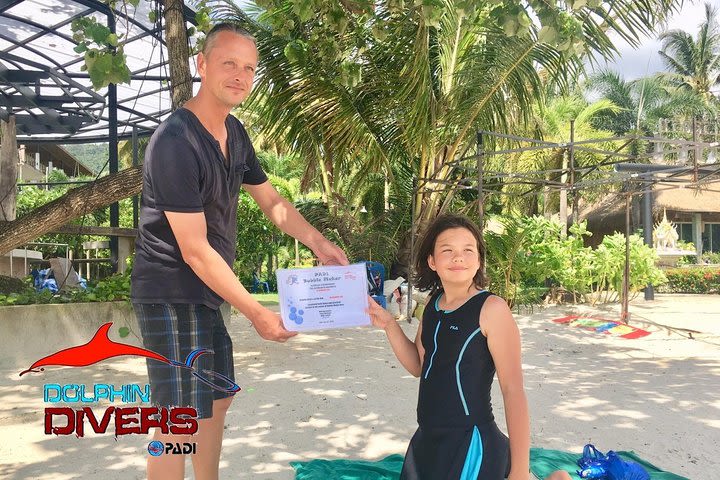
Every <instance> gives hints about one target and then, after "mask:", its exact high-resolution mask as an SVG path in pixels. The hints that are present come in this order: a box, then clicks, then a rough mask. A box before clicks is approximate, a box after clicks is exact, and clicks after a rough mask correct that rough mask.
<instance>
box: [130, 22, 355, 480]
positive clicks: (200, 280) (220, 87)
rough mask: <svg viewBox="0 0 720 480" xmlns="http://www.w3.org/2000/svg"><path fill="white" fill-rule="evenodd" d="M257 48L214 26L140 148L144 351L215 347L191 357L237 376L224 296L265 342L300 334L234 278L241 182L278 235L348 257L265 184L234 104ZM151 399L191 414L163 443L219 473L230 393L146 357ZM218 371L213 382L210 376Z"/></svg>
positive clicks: (323, 253)
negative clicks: (192, 423) (192, 91)
mask: <svg viewBox="0 0 720 480" xmlns="http://www.w3.org/2000/svg"><path fill="white" fill-rule="evenodd" d="M257 62H258V53H257V49H256V46H255V41H254V39H253V38H252V36H250V35H249V34H248V33H247V32H245V31H244V30H241V29H239V28H237V27H236V26H234V25H231V24H220V25H217V26H215V27H214V28H213V29H212V30H211V31H210V32H209V33H208V35H207V37H206V39H205V44H204V47H203V50H202V52H201V53H199V54H198V57H197V65H198V72H199V75H200V78H201V81H202V83H201V87H200V90H199V92H198V94H197V95H196V96H195V97H194V98H192V99H191V100H189V101H188V102H187V103H186V104H185V105H184V106H183V108H179V109H178V110H177V111H176V112H174V113H173V114H172V115H171V116H170V117H169V118H168V119H167V120H166V121H165V122H163V124H162V125H160V127H159V128H158V129H157V131H156V132H155V134H154V135H153V136H152V138H151V140H150V143H149V145H148V148H147V151H146V154H145V164H144V173H143V196H142V203H141V213H140V228H139V235H138V239H137V242H136V247H137V248H136V250H137V253H136V259H135V265H134V268H133V274H132V302H133V304H134V308H135V312H136V316H137V318H138V322H139V324H140V329H141V331H142V335H143V342H144V344H145V347H146V348H148V349H150V350H153V351H155V352H157V353H160V354H162V355H165V356H166V357H168V358H170V359H171V360H176V361H179V362H184V361H185V358H186V356H187V355H188V354H189V353H190V352H192V351H193V350H196V349H199V348H207V349H211V350H213V351H214V354H212V355H209V354H206V355H202V356H200V357H199V358H198V359H197V360H196V364H195V371H196V372H201V371H203V369H206V370H208V371H210V372H214V373H216V374H219V375H223V376H225V377H227V378H228V379H230V380H233V381H234V372H233V362H232V342H231V340H230V337H229V335H228V333H227V330H226V329H225V324H224V321H223V318H222V316H221V314H220V313H219V310H218V307H219V306H220V304H221V303H222V301H223V299H224V300H226V301H227V302H229V303H230V304H231V305H233V306H234V307H235V308H237V309H238V310H239V311H240V312H241V313H243V314H244V315H245V316H246V317H247V318H248V319H249V320H250V321H251V322H252V324H253V326H254V327H255V330H256V331H257V333H258V334H259V335H260V336H261V337H262V338H264V339H267V340H274V341H278V342H284V341H286V340H287V339H288V338H290V337H292V336H293V335H295V334H296V332H289V331H287V330H286V329H285V328H284V327H283V325H282V322H281V320H280V317H279V316H278V315H277V314H276V313H274V312H272V311H270V310H268V309H267V308H265V307H263V306H262V305H260V304H259V303H258V302H257V301H256V300H254V299H253V298H252V296H251V295H250V294H249V293H248V292H247V290H245V288H244V287H243V286H242V284H241V283H240V282H239V281H238V279H237V278H236V277H235V274H234V273H233V271H232V269H231V267H230V266H231V265H232V263H233V260H234V258H235V246H236V239H237V224H236V219H237V216H236V214H237V206H238V192H239V189H240V187H241V186H243V188H245V189H246V190H247V192H248V193H249V194H250V195H251V196H252V197H253V199H255V201H256V202H257V203H258V205H259V206H260V208H261V209H262V211H263V212H264V213H265V215H267V216H268V218H270V220H272V221H273V223H275V224H276V225H277V226H278V227H279V228H280V229H281V230H283V231H284V232H285V233H287V234H289V235H292V236H293V237H295V238H297V239H298V240H299V241H301V242H302V243H304V244H305V245H307V246H308V247H309V248H310V249H312V251H313V252H314V254H315V255H316V256H317V257H318V259H319V260H320V261H321V262H323V263H325V264H343V265H346V264H347V263H348V261H347V257H346V256H345V254H344V253H343V251H342V250H340V249H339V248H338V247H337V246H336V245H334V244H332V243H331V242H330V241H328V240H327V239H326V238H324V237H323V236H322V235H321V234H320V233H319V232H318V231H317V230H316V229H314V228H313V227H312V226H311V225H310V224H309V223H308V222H307V221H306V220H305V219H304V218H303V217H302V216H301V215H300V214H299V213H298V211H297V210H296V209H295V208H294V207H293V206H292V204H290V203H289V202H288V201H287V200H286V199H284V198H282V197H281V196H280V195H279V194H278V192H277V191H276V190H275V189H274V188H273V187H272V185H270V182H269V181H268V180H267V177H266V176H265V173H264V172H263V171H262V169H261V168H260V165H259V163H258V160H257V158H256V156H255V152H254V150H253V147H252V144H251V143H250V139H249V137H248V135H247V133H246V132H245V129H244V128H243V127H242V125H241V124H240V122H239V121H238V120H237V119H235V118H234V117H232V116H231V115H229V113H230V111H231V110H232V109H233V108H234V107H235V106H237V105H238V104H239V103H240V102H242V101H243V100H244V99H245V98H247V96H248V94H249V93H250V90H251V88H252V85H253V78H254V75H255V70H256V68H257ZM147 366H148V377H149V379H150V387H151V397H152V402H153V403H154V404H156V405H159V406H183V407H184V406H192V407H194V408H196V409H197V412H198V418H199V419H200V420H199V421H198V425H199V428H198V432H197V433H196V434H195V435H193V436H192V437H189V438H178V437H177V436H170V435H163V434H162V433H161V432H160V431H159V430H157V431H156V433H155V436H154V438H155V439H156V440H159V441H161V442H186V441H187V442H195V443H196V444H197V453H196V454H194V455H193V456H192V464H193V470H194V472H195V478H196V479H198V480H208V479H210V480H213V479H217V478H218V464H219V461H220V449H221V445H222V436H223V423H224V419H225V414H226V412H227V409H228V407H229V406H230V403H231V401H232V393H227V392H223V391H221V390H217V389H213V388H211V387H210V386H208V385H206V384H205V383H204V382H203V381H200V380H199V379H198V378H197V376H195V375H192V372H190V371H188V370H187V369H182V368H177V367H173V366H169V365H166V364H163V363H161V362H155V361H153V360H149V361H148V365H147ZM213 378H217V377H216V376H213ZM184 469H185V466H184V457H183V456H181V455H161V456H158V457H154V456H149V457H148V462H147V473H148V479H149V480H154V479H162V480H172V479H181V478H184Z"/></svg>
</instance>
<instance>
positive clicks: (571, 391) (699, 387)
mask: <svg viewBox="0 0 720 480" xmlns="http://www.w3.org/2000/svg"><path fill="white" fill-rule="evenodd" d="M617 312H618V307H617V306H600V307H596V308H592V307H589V306H553V307H547V308H543V309H537V308H536V309H535V310H534V312H525V311H523V312H521V313H522V315H516V319H517V322H518V324H519V326H520V329H521V332H522V336H523V364H524V373H525V386H526V390H527V394H528V399H529V402H530V410H531V416H532V425H531V429H532V444H533V446H536V447H544V448H555V449H562V450H571V451H580V450H581V449H582V446H583V445H584V444H585V443H589V442H590V443H594V444H595V445H596V446H597V447H598V448H599V449H601V450H603V451H604V450H608V449H613V450H634V451H635V452H636V453H637V454H639V455H640V456H641V457H643V458H645V459H646V460H648V461H650V462H652V463H654V464H655V465H657V466H659V467H661V468H663V469H665V470H668V471H672V472H674V473H677V474H680V475H683V476H686V477H688V478H690V479H693V480H695V479H698V480H699V479H704V478H717V477H718V476H720V473H718V472H720V460H719V459H718V455H717V451H718V447H720V397H719V396H718V392H720V296H717V295H715V296H701V295H687V296H684V295H657V296H656V300H655V301H653V302H645V301H644V300H642V299H641V298H639V299H636V300H634V301H633V302H632V305H631V312H632V314H633V316H632V318H631V323H632V324H633V325H635V326H638V327H641V328H645V329H647V330H648V331H650V332H651V334H650V335H649V336H647V337H644V338H640V339H634V340H628V339H624V338H620V337H616V336H610V335H603V334H599V333H595V332H590V331H587V330H583V329H580V328H576V327H572V326H567V325H560V324H556V323H553V322H552V319H553V318H557V317H562V316H565V315H568V314H572V313H581V314H595V315H603V316H606V317H608V318H617ZM666 327H671V328H670V329H668V328H666ZM674 327H677V328H684V329H690V330H694V331H696V332H699V333H694V334H693V335H692V336H693V339H690V338H688V333H687V332H686V331H684V330H680V331H676V330H673V329H672V328H674ZM403 328H404V329H405V331H406V333H407V334H408V335H412V336H414V334H415V331H416V329H417V324H416V323H415V324H407V323H404V324H403ZM229 330H230V333H231V336H232V337H233V340H234V343H235V369H236V380H237V383H238V384H239V385H241V386H242V388H243V390H242V391H241V392H240V393H238V394H237V395H236V398H235V401H234V403H233V407H232V408H231V410H230V413H229V415H228V417H227V421H226V435H225V442H224V450H223V457H222V459H221V477H222V478H227V479H236V478H252V479H279V480H283V479H286V480H287V479H292V478H294V473H293V470H292V468H291V467H290V466H289V464H288V462H290V461H293V460H310V459H314V458H330V459H332V458H358V459H360V458H362V459H380V458H382V457H384V456H386V455H389V454H392V453H404V451H405V448H406V446H407V443H408V441H409V439H410V437H411V435H412V433H413V432H414V430H415V428H416V422H415V403H416V395H417V382H418V380H417V379H415V378H413V377H412V376H411V375H409V374H407V372H405V371H404V370H403V369H402V367H401V366H400V365H399V363H398V362H397V361H396V359H395V357H394V356H393V354H392V352H391V350H390V348H389V346H388V344H387V341H386V338H385V335H384V332H382V331H379V330H376V329H372V328H361V329H351V330H334V331H325V332H319V333H315V334H304V335H301V336H298V337H297V338H295V339H293V340H292V341H290V342H289V343H287V344H284V345H280V344H273V343H268V342H265V341H263V340H261V339H260V338H259V337H258V336H257V335H256V334H255V332H254V331H253V330H252V329H251V328H249V324H248V322H247V320H246V319H244V318H243V317H241V316H237V315H235V316H233V317H232V319H231V321H230V322H229ZM5 341H6V342H12V341H13V340H12V339H5ZM58 347H59V348H58V349H60V348H62V347H64V346H61V345H58ZM48 353H52V352H48ZM27 366H29V365H25V366H24V367H25V368H26V367H27ZM19 371H20V369H18V365H15V364H14V363H12V362H10V361H7V360H6V361H3V363H0V373H1V374H2V375H1V377H0V439H1V441H0V478H3V479H9V480H10V479H11V480H21V479H22V480H25V479H38V480H65V479H79V478H93V479H94V478H98V479H103V480H116V479H117V480H120V479H123V480H127V479H141V478H144V463H145V459H146V457H147V444H148V441H149V439H148V437H146V436H144V435H122V436H118V437H114V436H113V434H112V433H110V432H108V433H107V434H105V435H98V434H93V433H86V435H85V436H84V437H83V438H77V437H75V436H74V435H68V436H54V435H45V434H44V432H43V411H44V408H45V407H46V406H47V404H46V403H44V402H43V385H44V384H46V383H64V384H67V383H85V384H92V383H111V384H116V385H120V384H129V383H139V384H144V383H145V382H146V372H145V362H144V360H142V359H136V358H125V359H123V358H116V359H111V360H108V361H105V362H103V363H101V364H98V365H94V366H91V367H85V368H48V369H47V370H46V371H45V372H43V373H41V374H34V375H27V376H24V377H22V378H20V377H19V376H18V373H19ZM493 398H494V400H495V404H494V408H495V413H496V418H497V421H498V424H499V425H500V427H501V428H502V429H503V430H505V424H504V415H503V407H502V401H501V396H500V392H499V388H498V387H497V383H496V385H495V386H494V392H493ZM187 472H188V473H187V478H192V475H191V468H190V465H189V463H188V468H187Z"/></svg>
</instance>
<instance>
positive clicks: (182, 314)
mask: <svg viewBox="0 0 720 480" xmlns="http://www.w3.org/2000/svg"><path fill="white" fill-rule="evenodd" d="M133 308H134V310H135V316H136V317H137V320H138V324H139V326H140V332H141V333H142V338H143V344H144V346H145V348H147V349H148V350H152V351H153V352H156V353H159V354H161V355H164V356H165V357H167V358H168V359H170V360H175V361H177V362H180V363H184V362H185V360H186V358H187V356H188V355H189V354H190V353H191V352H192V351H193V350H197V349H200V348H207V349H211V350H213V351H214V352H215V353H214V354H205V355H201V356H199V357H198V358H197V360H196V361H195V364H194V366H195V371H197V372H202V371H203V370H205V369H206V370H209V371H211V372H215V373H219V374H221V375H224V376H226V377H228V378H229V379H230V380H232V381H233V382H234V381H235V367H234V365H233V348H232V340H231V339H230V335H229V334H228V332H227V329H226V328H225V322H224V321H223V318H222V314H221V313H220V310H215V309H212V308H209V307H207V306H205V305H195V304H180V303H176V304H157V303H154V304H140V303H136V304H133ZM147 369H148V378H149V379H150V401H151V403H152V404H153V405H157V406H165V407H193V408H195V409H196V410H197V413H198V418H210V417H212V404H213V400H218V399H221V398H226V397H229V396H232V394H231V393H226V392H223V391H221V390H217V389H214V388H212V387H210V386H209V385H207V384H205V383H204V382H202V381H200V380H199V379H198V378H197V377H196V376H195V375H193V374H192V372H191V371H190V370H188V369H185V368H178V367H175V366H172V365H168V364H166V363H163V362H159V361H157V360H153V359H150V358H149V359H147Z"/></svg>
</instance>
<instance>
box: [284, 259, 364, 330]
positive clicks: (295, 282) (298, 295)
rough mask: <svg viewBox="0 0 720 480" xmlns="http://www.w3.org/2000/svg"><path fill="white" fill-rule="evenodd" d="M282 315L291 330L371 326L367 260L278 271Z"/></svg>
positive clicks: (286, 326)
mask: <svg viewBox="0 0 720 480" xmlns="http://www.w3.org/2000/svg"><path fill="white" fill-rule="evenodd" d="M277 285H278V294H279V297H280V316H281V317H282V320H283V324H284V325H285V328H287V329H288V330H296V331H310V330H321V329H326V328H345V327H358V326H365V325H370V317H369V316H368V314H367V313H365V310H366V309H367V304H368V291H367V270H366V267H365V264H364V263H355V264H352V265H346V266H324V267H313V268H293V269H279V270H277Z"/></svg>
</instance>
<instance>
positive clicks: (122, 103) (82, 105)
mask: <svg viewBox="0 0 720 480" xmlns="http://www.w3.org/2000/svg"><path fill="white" fill-rule="evenodd" d="M163 3H164V2H162V0H154V1H150V2H148V1H143V2H140V4H139V5H138V7H137V8H136V9H130V10H129V11H128V12H124V11H122V10H118V9H112V10H111V8H110V7H109V6H108V5H107V4H105V3H104V2H102V1H100V0H0V118H2V119H7V118H8V116H9V115H15V119H16V125H17V133H18V142H21V143H60V144H68V143H92V142H107V141H108V140H109V139H110V138H111V137H113V136H114V135H113V134H111V132H110V130H113V129H114V130H116V131H117V138H118V139H119V140H127V139H130V138H131V136H132V130H133V127H134V128H136V134H137V135H140V136H145V135H149V134H151V133H152V132H153V131H154V130H155V128H157V126H158V125H159V124H160V123H161V122H162V121H163V120H164V119H165V118H166V117H167V116H168V115H169V114H170V113H171V111H172V104H171V100H170V95H169V81H170V78H169V73H168V69H167V63H168V61H167V58H168V55H167V49H166V45H165V41H164V40H163V36H162V34H163V24H162V23H161V22H162V21H163V18H162V15H157V18H158V20H157V21H156V22H155V23H151V22H150V20H149V12H150V11H151V9H157V8H161V7H162V5H163ZM184 10H185V11H184V13H185V18H186V21H187V22H188V26H191V25H192V24H193V23H194V17H195V12H194V11H193V10H192V9H191V8H190V7H188V6H187V5H185V8H184ZM86 16H92V17H95V18H97V19H98V22H100V23H103V24H107V25H108V26H109V28H110V29H111V30H113V31H114V25H113V24H114V23H115V22H117V24H118V27H120V26H123V27H124V26H127V28H128V31H124V30H121V29H120V28H119V29H118V33H119V34H123V35H125V36H126V37H127V41H126V43H125V46H124V50H125V54H126V56H127V63H128V68H129V69H130V71H131V82H130V84H129V85H124V84H123V85H116V86H113V85H111V86H109V87H107V88H104V89H102V90H100V91H99V92H96V91H94V90H93V88H92V84H91V82H90V78H89V75H88V73H87V72H83V71H82V70H81V66H82V65H83V63H84V62H83V56H82V55H80V54H77V53H76V52H74V51H73V48H74V47H75V46H76V45H77V42H75V41H74V40H73V38H72V30H71V28H70V24H71V23H72V21H73V20H75V19H77V18H81V17H86ZM114 89H115V90H116V94H115V95H113V93H112V92H111V91H112V90H114ZM113 97H115V98H116V103H115V104H114V102H113V101H112V100H113ZM111 110H114V112H112V113H111ZM115 116H117V124H116V126H115V127H113V125H111V123H112V122H113V117H115Z"/></svg>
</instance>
